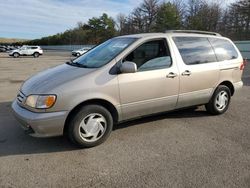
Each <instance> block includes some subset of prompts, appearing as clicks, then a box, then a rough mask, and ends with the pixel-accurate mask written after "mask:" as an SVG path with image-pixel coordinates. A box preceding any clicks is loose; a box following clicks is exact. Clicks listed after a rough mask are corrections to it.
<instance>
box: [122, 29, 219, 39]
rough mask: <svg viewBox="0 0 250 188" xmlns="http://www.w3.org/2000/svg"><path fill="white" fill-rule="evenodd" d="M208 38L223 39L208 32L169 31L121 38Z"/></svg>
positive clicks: (216, 34)
mask: <svg viewBox="0 0 250 188" xmlns="http://www.w3.org/2000/svg"><path fill="white" fill-rule="evenodd" d="M166 35H168V36H196V37H198V36H206V37H221V35H220V34H219V33H214V32H207V31H196V30H168V31H166V32H165V33H140V34H132V35H123V36H119V38H123V37H124V38H125V37H129V38H147V37H164V36H166Z"/></svg>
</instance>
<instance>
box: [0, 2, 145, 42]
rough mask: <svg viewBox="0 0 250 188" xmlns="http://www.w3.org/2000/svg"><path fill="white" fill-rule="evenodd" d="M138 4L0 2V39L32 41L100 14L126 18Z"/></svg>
mask: <svg viewBox="0 0 250 188" xmlns="http://www.w3.org/2000/svg"><path fill="white" fill-rule="evenodd" d="M141 2H142V0H0V38H1V37H3V38H23V39H35V38H41V37H44V36H48V35H53V34H56V33H60V32H63V31H65V30H66V29H70V28H73V27H75V26H76V24H77V22H79V21H81V22H87V21H88V19H89V18H92V17H99V16H101V15H102V13H104V12H105V13H107V14H108V15H109V16H112V17H114V18H115V17H116V16H117V15H118V14H119V13H124V14H129V13H130V12H131V11H132V10H133V9H134V8H135V7H136V6H138V5H139V4H140V3H141Z"/></svg>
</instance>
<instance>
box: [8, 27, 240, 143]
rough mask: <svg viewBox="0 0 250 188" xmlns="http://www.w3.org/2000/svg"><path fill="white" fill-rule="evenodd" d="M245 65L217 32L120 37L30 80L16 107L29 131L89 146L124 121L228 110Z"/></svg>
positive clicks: (15, 110) (22, 88)
mask: <svg viewBox="0 0 250 188" xmlns="http://www.w3.org/2000/svg"><path fill="white" fill-rule="evenodd" d="M243 68H244V60H243V58H242V56H241V54H240V52H239V50H238V49H237V47H236V46H235V45H234V44H233V42H232V41H231V40H229V39H228V38H225V37H222V36H221V35H219V34H217V33H211V32H201V31H179V30H178V31H167V32H166V33H149V34H136V35H127V36H120V37H115V38H112V39H110V40H108V41H106V42H104V43H102V44H100V45H98V46H97V47H95V48H93V49H91V50H90V51H88V52H87V53H86V54H84V55H82V56H81V57H79V58H77V59H75V60H72V61H71V62H67V63H65V64H62V65H59V66H56V67H54V68H51V69H48V70H46V71H43V72H41V73H39V74H37V75H35V76H33V77H31V78H29V79H28V80H27V81H25V82H24V84H23V85H22V87H21V88H20V91H19V93H18V95H17V98H16V99H15V100H14V102H13V104H12V109H13V112H14V115H15V116H16V118H17V119H18V120H19V121H20V122H21V124H22V127H23V128H24V129H25V130H26V132H27V133H29V134H30V135H32V136H36V137H51V136H59V135H63V134H66V135H68V137H69V139H70V140H71V141H72V142H73V143H75V144H77V145H79V146H81V147H92V146H96V145H98V144H100V143H102V142H104V141H105V140H106V139H107V138H108V136H109V134H110V133H111V131H112V128H113V125H114V124H117V123H119V122H122V121H125V120H129V119H133V118H138V117H142V116H147V115H150V114H156V113H160V112H165V111H171V110H176V109H181V108H186V107H190V106H198V105H205V107H206V109H207V111H208V112H209V113H211V114H214V115H217V114H223V113H224V112H225V111H226V110H227V109H228V106H229V103H230V99H231V96H233V95H234V94H235V91H236V90H238V89H239V88H241V87H242V85H243V83H242V80H241V76H242V72H243Z"/></svg>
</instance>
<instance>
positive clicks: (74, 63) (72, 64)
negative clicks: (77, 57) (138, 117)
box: [66, 59, 89, 68]
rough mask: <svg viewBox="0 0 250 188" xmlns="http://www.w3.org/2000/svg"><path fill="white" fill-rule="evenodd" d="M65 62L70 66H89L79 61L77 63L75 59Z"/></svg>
mask: <svg viewBox="0 0 250 188" xmlns="http://www.w3.org/2000/svg"><path fill="white" fill-rule="evenodd" d="M66 64H68V65H71V66H76V67H81V68H89V67H87V66H85V65H83V64H81V63H78V62H77V61H76V62H74V61H73V60H72V59H71V60H70V62H69V61H68V62H66Z"/></svg>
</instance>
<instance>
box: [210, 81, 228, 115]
mask: <svg viewBox="0 0 250 188" xmlns="http://www.w3.org/2000/svg"><path fill="white" fill-rule="evenodd" d="M230 99H231V92H230V89H229V88H228V87H227V86H224V85H219V86H218V87H217V89H216V90H215V92H214V94H213V96H212V98H211V99H210V101H209V103H207V104H206V105H205V107H206V110H207V112H209V113H210V114H212V115H220V114H223V113H225V112H226V111H227V109H228V107H229V104H230Z"/></svg>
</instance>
